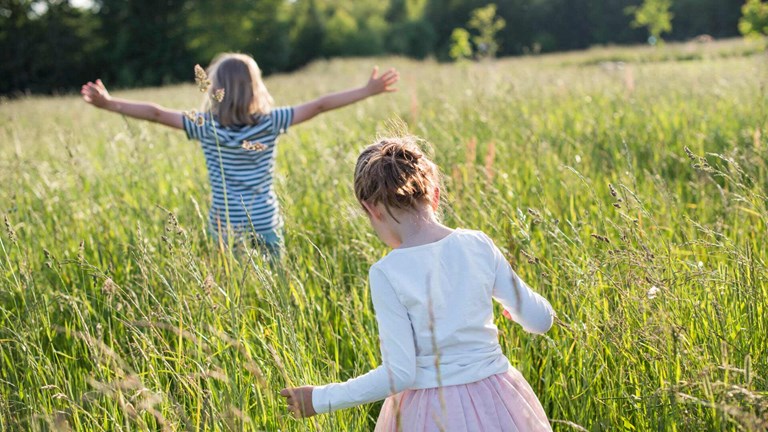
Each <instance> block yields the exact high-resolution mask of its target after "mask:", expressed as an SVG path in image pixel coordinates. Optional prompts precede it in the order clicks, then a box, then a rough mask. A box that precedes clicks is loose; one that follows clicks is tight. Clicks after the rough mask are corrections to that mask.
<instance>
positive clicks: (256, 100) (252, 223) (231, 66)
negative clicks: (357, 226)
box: [80, 53, 399, 254]
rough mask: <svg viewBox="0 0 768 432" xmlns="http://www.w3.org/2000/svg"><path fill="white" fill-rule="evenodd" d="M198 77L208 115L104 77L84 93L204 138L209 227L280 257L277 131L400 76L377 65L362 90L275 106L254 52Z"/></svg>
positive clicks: (384, 87) (216, 63)
mask: <svg viewBox="0 0 768 432" xmlns="http://www.w3.org/2000/svg"><path fill="white" fill-rule="evenodd" d="M195 75H196V77H197V78H196V79H197V82H198V85H200V88H201V90H205V91H206V93H207V94H206V97H205V103H204V109H203V112H204V114H195V113H194V111H193V112H192V113H185V112H181V111H175V110H171V109H167V108H164V107H161V106H159V105H156V104H153V103H148V102H141V101H133V100H127V99H118V98H114V97H112V96H110V94H109V92H108V91H107V89H106V87H105V86H104V84H103V83H102V82H101V80H100V79H97V80H96V81H95V82H88V83H87V84H85V85H83V87H82V89H81V91H80V93H81V94H82V97H83V100H85V102H87V103H89V104H91V105H93V106H95V107H97V108H102V109H105V110H107V111H112V112H116V113H120V114H123V115H126V116H129V117H134V118H137V119H142V120H149V121H152V122H155V123H160V124H163V125H166V126H170V127H172V128H175V129H183V130H184V131H185V132H186V134H187V137H188V138H189V139H194V140H197V141H199V142H200V144H201V146H202V149H203V154H204V155H205V163H206V167H207V169H208V179H209V181H210V184H211V192H212V195H213V196H212V203H211V209H210V212H209V229H210V232H211V233H212V235H213V236H214V237H215V238H216V239H217V240H219V241H220V242H222V243H223V244H226V243H227V238H228V236H230V235H232V236H233V237H234V239H236V240H240V239H242V238H247V237H250V236H251V235H252V234H255V236H254V237H253V239H254V241H255V242H256V243H257V244H259V245H261V246H262V247H264V248H265V249H266V250H267V251H269V252H270V253H273V254H274V253H277V252H279V250H280V245H281V235H280V232H281V228H282V218H281V216H280V212H279V208H278V201H277V197H276V195H275V190H274V185H273V174H274V167H275V155H276V152H275V144H276V141H277V138H278V136H279V135H281V134H283V133H285V132H286V131H287V130H288V128H289V127H290V126H293V125H296V124H299V123H302V122H304V121H306V120H309V119H311V118H313V117H315V116H316V115H318V114H321V113H324V112H326V111H330V110H334V109H337V108H341V107H343V106H346V105H349V104H352V103H355V102H358V101H360V100H363V99H365V98H367V97H370V96H374V95H377V94H380V93H384V92H391V91H395V88H393V85H394V84H395V83H396V82H397V80H398V79H399V75H398V72H397V71H396V70H394V69H390V70H388V71H386V72H384V73H383V74H381V75H379V74H378V70H377V68H374V69H373V72H372V73H371V76H370V78H369V79H368V82H367V83H366V84H365V85H363V86H362V87H358V88H353V89H350V90H346V91H342V92H339V93H333V94H328V95H325V96H323V97H320V98H318V99H315V100H313V101H310V102H307V103H304V104H300V105H296V106H292V107H291V106H288V107H280V108H273V107H272V105H273V103H274V101H273V99H272V96H271V95H270V94H269V92H268V91H267V88H266V86H265V85H264V82H263V81H262V78H261V70H259V67H258V65H257V64H256V62H255V61H254V59H253V58H252V57H251V56H248V55H245V54H234V53H223V54H220V55H218V56H217V57H216V58H215V59H214V60H213V62H211V65H210V66H209V67H208V70H207V72H206V71H203V70H202V68H200V67H199V66H197V67H196V68H195Z"/></svg>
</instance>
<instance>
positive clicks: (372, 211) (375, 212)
mask: <svg viewBox="0 0 768 432" xmlns="http://www.w3.org/2000/svg"><path fill="white" fill-rule="evenodd" d="M360 204H362V205H363V208H364V209H365V211H366V212H367V213H368V216H371V217H373V218H376V219H381V212H379V209H377V208H376V206H375V205H372V204H371V203H369V202H368V201H360Z"/></svg>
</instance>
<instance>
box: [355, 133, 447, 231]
mask: <svg viewBox="0 0 768 432" xmlns="http://www.w3.org/2000/svg"><path fill="white" fill-rule="evenodd" d="M418 141H419V139H418V138H416V137H414V136H404V137H395V138H381V139H379V140H378V141H377V142H376V143H374V144H371V145H369V146H368V147H366V148H365V149H364V150H363V152H362V153H360V156H359V157H358V158H357V164H356V165H355V180H354V185H355V197H357V200H358V201H360V202H363V201H365V202H368V203H370V204H377V203H380V202H381V203H384V205H385V207H386V208H387V211H388V212H389V214H390V215H391V216H392V217H394V215H392V212H391V210H390V209H391V208H393V207H394V208H398V209H406V210H410V209H414V208H415V207H416V206H417V205H423V204H428V203H431V202H432V199H433V196H434V193H435V190H436V189H437V188H439V186H440V174H439V171H438V169H437V166H436V165H435V164H434V163H433V162H432V161H430V160H429V159H428V158H427V157H426V156H425V155H424V153H423V152H422V151H421V148H420V147H419V145H418Z"/></svg>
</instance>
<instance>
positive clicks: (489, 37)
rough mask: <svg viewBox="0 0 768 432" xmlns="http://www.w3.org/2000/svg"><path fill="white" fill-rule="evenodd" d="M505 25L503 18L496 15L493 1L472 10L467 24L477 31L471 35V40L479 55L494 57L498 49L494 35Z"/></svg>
mask: <svg viewBox="0 0 768 432" xmlns="http://www.w3.org/2000/svg"><path fill="white" fill-rule="evenodd" d="M506 25H507V23H506V21H504V18H501V17H498V16H496V5H495V4H493V3H491V4H489V5H487V6H484V7H481V8H478V9H475V10H474V11H472V18H470V19H469V22H468V23H467V26H468V27H469V28H471V29H474V30H475V31H476V32H478V34H477V35H476V36H473V37H472V41H473V42H474V43H475V46H476V47H477V53H478V55H479V56H480V57H490V58H493V57H496V52H497V51H498V50H499V41H498V40H497V39H496V35H497V33H499V31H501V30H503V29H504V26H506Z"/></svg>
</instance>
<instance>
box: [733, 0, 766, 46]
mask: <svg viewBox="0 0 768 432" xmlns="http://www.w3.org/2000/svg"><path fill="white" fill-rule="evenodd" d="M741 13H742V17H741V20H739V31H740V32H741V34H743V35H744V36H748V37H755V36H756V37H761V36H768V3H763V2H762V1H760V0H747V2H746V3H744V6H742V8H741Z"/></svg>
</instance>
